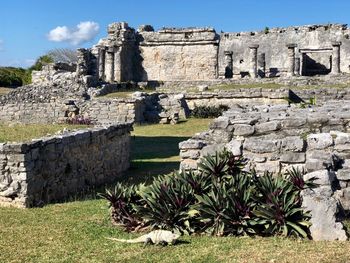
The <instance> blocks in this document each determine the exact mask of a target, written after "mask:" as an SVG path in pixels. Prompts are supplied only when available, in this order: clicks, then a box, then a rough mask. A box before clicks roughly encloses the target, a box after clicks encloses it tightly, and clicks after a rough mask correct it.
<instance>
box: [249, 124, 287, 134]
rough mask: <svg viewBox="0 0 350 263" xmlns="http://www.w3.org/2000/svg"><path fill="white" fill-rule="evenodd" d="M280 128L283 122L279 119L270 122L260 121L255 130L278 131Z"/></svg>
mask: <svg viewBox="0 0 350 263" xmlns="http://www.w3.org/2000/svg"><path fill="white" fill-rule="evenodd" d="M280 128H281V123H280V122H277V121H270V122H265V123H259V124H256V125H255V131H256V133H257V134H262V133H268V132H272V131H277V130H279V129H280Z"/></svg>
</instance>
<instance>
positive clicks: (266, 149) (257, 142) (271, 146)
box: [243, 138, 280, 153]
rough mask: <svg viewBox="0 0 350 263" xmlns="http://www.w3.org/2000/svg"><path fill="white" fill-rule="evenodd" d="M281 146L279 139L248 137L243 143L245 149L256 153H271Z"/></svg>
mask: <svg viewBox="0 0 350 263" xmlns="http://www.w3.org/2000/svg"><path fill="white" fill-rule="evenodd" d="M279 147H280V142H279V141H274V140H265V139H259V138H247V139H246V140H245V141H244V144H243V149H245V150H248V151H250V152H254V153H271V152H275V151H277V150H278V149H279Z"/></svg>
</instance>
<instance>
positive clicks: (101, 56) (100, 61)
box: [98, 47, 106, 80]
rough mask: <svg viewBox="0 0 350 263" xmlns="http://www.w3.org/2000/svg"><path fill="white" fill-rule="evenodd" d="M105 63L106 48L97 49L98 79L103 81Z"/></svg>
mask: <svg viewBox="0 0 350 263" xmlns="http://www.w3.org/2000/svg"><path fill="white" fill-rule="evenodd" d="M105 61H106V48H105V47H100V48H99V49H98V78H99V79H102V80H104V79H105Z"/></svg>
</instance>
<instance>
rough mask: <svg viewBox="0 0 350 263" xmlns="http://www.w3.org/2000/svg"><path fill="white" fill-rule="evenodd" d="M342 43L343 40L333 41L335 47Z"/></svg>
mask: <svg viewBox="0 0 350 263" xmlns="http://www.w3.org/2000/svg"><path fill="white" fill-rule="evenodd" d="M341 45H342V42H341V41H332V46H333V47H339V46H341Z"/></svg>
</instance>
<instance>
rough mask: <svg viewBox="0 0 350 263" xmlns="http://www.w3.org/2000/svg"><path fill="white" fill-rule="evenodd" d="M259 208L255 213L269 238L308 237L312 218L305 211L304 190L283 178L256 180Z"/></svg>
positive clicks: (266, 177)
mask: <svg viewBox="0 0 350 263" xmlns="http://www.w3.org/2000/svg"><path fill="white" fill-rule="evenodd" d="M256 187H257V190H258V193H259V195H258V196H257V199H256V200H257V202H258V203H259V205H258V206H257V207H256V208H255V210H254V211H253V213H254V215H255V216H257V218H256V222H257V224H258V225H260V226H262V227H263V229H262V231H261V232H262V233H263V234H265V235H281V236H285V237H286V236H296V237H303V238H306V237H308V228H309V227H310V225H311V223H310V222H309V219H310V215H309V214H308V213H306V212H305V211H304V210H303V209H302V208H301V197H300V190H299V189H297V190H296V188H295V185H294V184H293V183H292V182H291V181H290V180H288V178H285V177H283V176H273V174H271V173H268V172H267V173H265V174H264V176H261V177H258V178H256Z"/></svg>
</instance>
